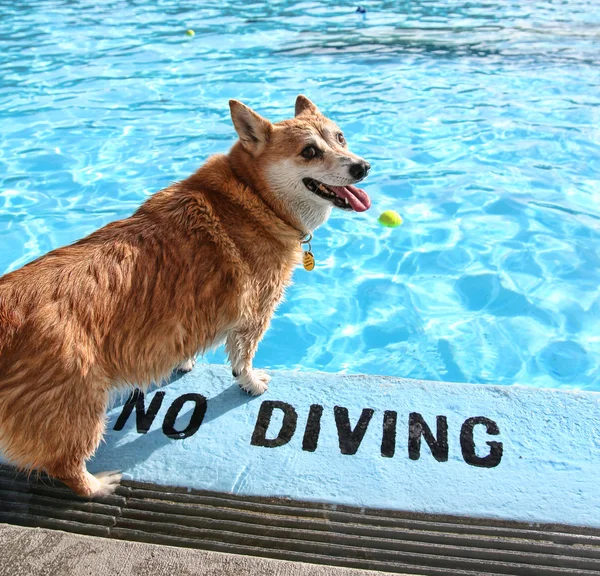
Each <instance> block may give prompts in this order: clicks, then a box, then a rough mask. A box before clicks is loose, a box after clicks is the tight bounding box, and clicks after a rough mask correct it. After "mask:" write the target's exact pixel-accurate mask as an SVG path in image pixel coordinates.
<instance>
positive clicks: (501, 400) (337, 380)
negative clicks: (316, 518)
mask: <svg viewBox="0 0 600 576" xmlns="http://www.w3.org/2000/svg"><path fill="white" fill-rule="evenodd" d="M271 374H272V376H273V379H272V382H271V385H270V388H269V390H268V391H267V393H266V394H265V395H263V396H261V397H258V398H251V397H248V396H247V395H245V394H244V393H243V392H241V391H239V389H238V388H237V386H236V385H235V384H234V383H233V382H232V379H231V374H230V372H229V369H228V368H227V367H225V366H216V365H203V366H198V367H196V368H195V369H194V370H193V371H192V372H191V373H189V374H186V375H183V376H181V377H179V378H178V379H176V380H174V381H172V382H171V383H170V384H169V385H168V386H166V387H163V388H159V389H155V390H152V391H150V392H149V393H148V394H147V395H146V397H145V398H142V397H138V398H137V399H136V398H134V399H131V398H130V399H129V400H128V401H127V402H125V403H124V404H121V405H119V406H115V408H113V409H112V410H111V411H110V413H109V424H108V428H107V436H106V445H104V446H102V447H101V449H100V450H99V452H98V454H97V456H96V457H95V458H94V460H93V461H92V462H91V465H90V468H91V469H92V470H93V471H97V470H102V469H115V468H117V469H122V470H123V471H124V472H125V478H129V479H132V480H135V481H142V482H151V483H156V484H162V485H168V486H183V487H188V488H191V489H201V490H202V489H204V490H215V491H217V492H225V493H231V494H239V495H251V496H274V497H289V498H295V499H300V500H305V501H315V502H327V503H331V504H340V505H354V506H366V507H370V508H382V509H396V510H404V511H413V512H420V513H433V514H450V515H465V516H474V517H483V518H496V519H506V520H517V521H525V522H545V523H559V524H574V525H581V526H591V527H600V490H599V489H598V487H597V486H596V482H595V478H596V475H597V471H598V470H599V469H600V466H599V464H600V440H599V439H600V394H597V393H590V392H579V391H562V390H554V389H535V388H527V387H523V386H511V387H503V386H488V385H472V384H451V383H444V382H424V381H419V380H411V379H402V378H393V377H386V376H367V375H334V374H326V373H316V372H309V373H301V372H291V371H277V372H272V373H271Z"/></svg>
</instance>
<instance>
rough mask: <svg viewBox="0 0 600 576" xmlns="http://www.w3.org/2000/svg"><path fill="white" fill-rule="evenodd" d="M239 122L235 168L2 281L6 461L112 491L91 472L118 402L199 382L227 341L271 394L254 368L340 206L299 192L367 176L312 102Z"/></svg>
mask: <svg viewBox="0 0 600 576" xmlns="http://www.w3.org/2000/svg"><path fill="white" fill-rule="evenodd" d="M230 109H231V116H232V120H233V124H234V126H235V129H236V131H237V133H238V136H239V140H238V141H237V142H236V143H235V145H234V146H233V148H232V149H231V150H230V152H229V154H227V155H216V156H213V157H211V158H209V159H208V161H207V162H206V163H205V164H204V165H203V166H202V167H201V168H200V169H199V170H198V171H197V172H196V173H194V174H193V175H192V176H190V177H189V178H187V179H185V180H183V181H181V182H178V183H176V184H173V185H172V186H169V187H168V188H166V189H164V190H162V191H160V192H158V193H156V194H154V195H153V196H152V197H150V198H149V199H148V200H147V201H146V202H144V204H143V205H142V206H141V207H140V208H139V209H138V210H137V211H136V212H135V213H134V214H133V215H132V216H131V217H129V218H125V219H123V220H120V221H117V222H113V223H111V224H108V225H107V226H105V227H103V228H101V229H100V230H97V231H96V232H94V233H92V234H91V235H89V236H88V237H86V238H84V239H82V240H80V241H78V242H76V243H74V244H72V245H69V246H66V247H63V248H59V249H56V250H53V251H52V252H50V253H48V254H46V255H44V256H42V257H40V258H38V259H37V260H35V261H33V262H31V263H29V264H27V265H25V266H24V267H22V268H20V269H18V270H16V271H14V272H11V273H9V274H6V275H5V276H3V277H1V278H0V452H1V453H2V454H3V455H4V456H5V457H7V458H8V460H9V461H11V462H12V463H14V464H15V465H17V466H18V467H19V468H22V469H28V470H43V471H45V472H46V473H48V474H49V475H51V476H53V477H55V478H58V479H60V480H61V481H62V482H64V483H65V484H66V485H67V486H69V487H70V488H71V489H72V490H73V491H75V492H76V493H77V494H79V495H82V496H86V497H90V496H98V495H104V494H107V493H110V492H111V491H113V490H114V488H115V487H116V485H117V484H118V482H119V479H120V475H119V474H118V473H104V474H97V475H95V476H93V475H91V474H90V473H89V472H88V471H87V469H86V460H87V459H89V458H90V457H91V456H92V455H93V454H94V452H95V450H96V448H97V447H98V444H99V442H100V440H101V439H102V436H103V433H104V427H105V413H106V409H107V404H108V401H109V395H110V394H111V392H113V391H115V390H118V389H120V388H123V387H127V386H133V385H135V386H139V387H142V388H144V387H147V386H148V385H149V384H150V383H152V382H161V381H163V380H164V379H165V378H167V377H168V376H169V375H170V373H171V372H172V371H173V369H174V367H176V366H177V365H180V366H181V367H183V368H185V369H191V367H192V366H193V358H194V356H195V355H196V354H198V353H200V352H202V351H204V350H207V349H209V348H211V347H214V346H216V345H219V344H221V343H225V345H226V351H227V354H228V356H229V359H230V361H231V366H232V371H233V374H234V377H235V379H236V380H237V382H238V383H239V385H240V386H241V387H242V388H243V389H244V390H246V391H247V392H249V393H251V394H262V393H263V392H264V391H265V390H266V389H267V383H268V380H269V378H268V376H267V374H265V373H264V372H262V371H260V370H256V369H254V368H253V366H252V359H253V356H254V354H255V352H256V349H257V347H258V344H259V342H260V340H261V338H262V336H263V334H264V332H265V330H266V329H267V327H268V326H269V322H270V319H271V316H272V314H273V311H274V310H275V307H276V306H277V304H278V303H279V301H280V300H281V298H282V295H283V292H284V289H285V287H286V286H287V285H288V284H289V282H290V277H291V275H292V271H293V268H294V267H295V266H296V265H297V264H298V262H299V260H300V256H301V246H300V240H301V238H302V237H303V235H304V234H305V233H307V232H309V231H312V230H314V229H315V228H317V227H318V226H320V225H321V224H322V223H323V222H325V221H326V220H327V218H328V217H329V214H330V212H331V209H332V207H333V204H332V202H331V201H330V200H328V199H326V198H322V197H320V196H317V195H316V194H313V193H312V192H311V191H310V190H309V189H307V187H306V186H305V185H304V184H303V178H314V179H316V180H318V181H320V182H324V183H326V184H332V185H337V186H345V185H349V184H353V183H355V182H357V181H358V180H360V179H362V177H364V175H366V172H367V171H368V164H367V163H366V162H365V161H364V160H362V159H361V158H359V157H357V156H355V155H354V154H352V153H351V152H349V151H348V149H347V146H346V144H345V141H344V139H343V136H341V131H340V130H339V128H337V126H336V125H335V124H334V123H333V122H332V121H330V120H328V119H327V118H325V117H324V116H323V115H321V113H320V112H319V111H318V109H317V108H316V107H315V105H314V104H313V103H312V102H310V100H308V99H307V98H305V97H304V96H299V97H298V99H297V101H296V115H295V117H294V118H293V119H291V120H286V121H283V122H279V123H277V124H271V122H269V121H268V120H266V119H264V118H262V117H261V116H259V115H258V114H256V113H255V112H254V111H252V110H251V109H250V108H248V107H246V106H245V105H243V104H242V103H240V102H237V101H233V100H232V101H231V102H230ZM310 147H312V148H313V149H314V150H313V151H308V152H307V149H308V148H310ZM313 152H315V154H314V155H313ZM309 156H310V157H309ZM358 165H361V166H362V168H363V172H364V174H358V175H359V176H360V177H358V178H357V172H358V173H360V172H361V171H360V169H358V168H356V167H357V166H358ZM352 167H354V170H353V175H352V174H351V173H350V169H351V168H352Z"/></svg>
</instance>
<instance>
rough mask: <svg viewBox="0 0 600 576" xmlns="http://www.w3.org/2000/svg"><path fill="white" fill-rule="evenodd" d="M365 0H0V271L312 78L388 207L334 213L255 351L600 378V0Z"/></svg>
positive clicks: (473, 372) (195, 156) (589, 381)
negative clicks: (599, 0)
mask: <svg viewBox="0 0 600 576" xmlns="http://www.w3.org/2000/svg"><path fill="white" fill-rule="evenodd" d="M362 4H363V5H364V6H366V8H367V15H366V17H363V16H361V15H360V14H357V13H356V12H355V9H356V4H354V3H350V2H343V3H338V2H334V1H332V0H330V1H327V2H290V1H279V2H268V3H267V2H252V1H251V2H247V1H245V2H241V1H233V2H228V3H227V4H226V5H223V4H222V3H221V2H216V1H205V2H202V3H199V2H191V1H179V0H177V1H176V0H154V1H153V2H149V1H147V0H139V1H121V0H118V1H114V0H113V1H111V0H108V1H106V2H96V1H95V2H91V1H89V0H81V1H78V2H73V1H70V0H63V1H57V0H31V1H28V2H12V1H8V0H0V272H4V271H9V270H14V269H15V268H18V267H19V266H22V265H23V264H25V263H26V262H28V261H30V260H32V259H33V258H35V257H37V256H39V255H41V254H43V253H45V252H47V251H48V250H50V249H52V248H55V247H57V246H61V245H64V244H66V243H69V242H72V241H74V240H76V239H78V238H80V237H82V236H84V235H85V234H87V233H89V232H91V231H93V230H94V229H96V228H98V227H100V226H102V225H103V224H106V223H108V222H110V221H112V220H115V219H118V218H122V217H125V216H128V215H129V214H131V213H132V212H133V211H134V210H135V209H136V207H137V206H138V205H139V204H140V202H142V201H143V200H144V199H145V198H146V197H147V196H148V195H150V194H152V193H153V192H155V191H157V190H159V189H161V188H162V187H164V186H166V185H167V184H169V183H170V182H172V181H174V180H177V179H181V178H183V177H185V176H187V175H188V174H190V173H191V172H193V171H194V170H195V169H196V168H197V167H198V166H199V165H200V164H201V163H202V162H203V161H204V160H205V159H206V157H207V156H208V155H209V154H212V153H215V152H221V151H226V150H227V149H228V147H229V146H230V145H231V144H232V143H233V141H234V131H233V128H232V126H231V122H230V119H229V117H228V106H227V101H228V99H229V98H238V99H241V100H243V101H244V102H246V103H248V104H250V105H252V106H253V107H255V108H256V109H257V110H258V111H259V112H260V113H261V114H263V115H265V116H267V117H269V118H270V119H272V120H274V121H276V120H280V119H283V118H286V117H289V116H290V115H291V114H292V110H293V105H294V99H295V96H296V95H297V94H298V93H300V92H302V93H305V94H307V95H308V96H309V97H310V98H311V99H313V100H314V101H315V102H316V103H317V104H318V105H319V106H320V107H321V109H322V110H323V111H324V112H326V113H327V114H328V115H330V116H331V117H333V118H334V119H335V120H336V121H337V122H338V123H339V124H340V125H341V126H342V127H343V129H344V131H345V134H346V137H347V139H348V141H349V143H350V146H351V149H352V150H353V151H355V152H356V153H357V154H360V155H361V156H364V157H365V158H367V159H368V160H369V161H370V162H371V163H372V165H373V169H372V171H371V176H369V179H368V180H367V182H366V183H365V186H364V187H365V188H366V189H367V191H368V192H369V193H370V195H371V198H372V200H373V208H372V209H371V210H370V211H369V212H367V213H364V214H361V215H356V214H354V215H347V214H345V213H344V214H342V213H337V214H335V213H334V215H333V217H332V218H331V220H330V221H329V223H328V224H327V225H326V226H324V227H323V228H322V229H320V230H318V232H317V233H316V235H315V239H314V242H313V249H314V250H313V251H314V253H315V256H316V258H317V268H316V270H315V271H313V272H311V273H308V272H305V271H304V270H301V269H300V270H298V271H297V272H296V274H295V283H294V285H293V287H292V288H291V289H290V290H289V292H288V296H287V301H286V302H285V303H284V304H282V306H281V307H280V308H279V310H278V312H277V316H276V317H275V319H274V321H273V323H272V327H271V329H270V331H269V332H268V333H267V335H266V337H265V339H264V341H263V343H262V345H261V347H260V349H259V352H258V354H257V358H256V364H257V365H258V366H262V367H269V368H282V367H287V368H301V369H304V370H312V369H318V370H325V371H329V372H350V373H359V372H366V373H372V374H390V375H399V376H411V377H417V378H427V379H433V380H438V379H443V380H452V381H463V382H483V383H486V382H492V383H498V384H513V383H520V384H527V385H532V386H550V387H575V388H584V389H591V390H600V376H599V375H598V374H599V370H598V369H599V364H600V331H599V326H600V298H599V294H600V289H599V287H600V265H599V264H600V204H599V200H600V11H598V10H597V4H596V3H595V2H593V1H564V2H557V1H555V2H551V1H537V2H536V1H528V2H523V1H522V2H499V1H498V2H489V1H488V2H463V1H461V0H454V1H448V0H439V1H427V0H420V1H418V0H413V1H410V2H409V1H398V2H365V1H362ZM188 28H192V29H194V30H195V32H196V35H195V36H194V37H188V36H186V34H185V30H186V29H188ZM385 209H395V210H397V211H398V212H400V214H402V216H403V217H404V220H405V224H404V225H403V226H402V227H400V228H397V229H394V230H389V229H384V228H382V227H380V226H379V225H378V224H377V216H378V214H379V213H380V212H381V211H383V210H385ZM223 359H224V356H223V353H222V352H221V351H217V352H215V353H211V354H209V355H207V360H211V361H223Z"/></svg>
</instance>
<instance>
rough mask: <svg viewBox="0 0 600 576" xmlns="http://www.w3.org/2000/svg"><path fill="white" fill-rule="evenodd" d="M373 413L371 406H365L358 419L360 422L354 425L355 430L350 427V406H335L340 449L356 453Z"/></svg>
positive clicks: (343, 452)
mask: <svg viewBox="0 0 600 576" xmlns="http://www.w3.org/2000/svg"><path fill="white" fill-rule="evenodd" d="M373 413H374V410H371V408H364V409H363V411H362V412H361V415H360V418H359V419H358V423H357V424H356V426H355V427H354V430H352V428H351V427H350V419H349V418H348V408H344V407H343V406H334V408H333V414H334V416H335V424H336V426H337V431H338V438H339V442H340V451H341V453H342V454H348V455H352V454H356V452H357V450H358V448H359V446H360V443H361V442H362V439H363V438H364V436H365V432H366V431H367V427H368V426H369V422H370V421H371V418H372V417H373Z"/></svg>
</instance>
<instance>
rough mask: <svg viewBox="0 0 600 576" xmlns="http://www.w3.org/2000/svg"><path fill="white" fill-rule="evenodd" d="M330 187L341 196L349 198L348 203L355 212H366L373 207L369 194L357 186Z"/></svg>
mask: <svg viewBox="0 0 600 576" xmlns="http://www.w3.org/2000/svg"><path fill="white" fill-rule="evenodd" d="M330 188H331V189H332V190H333V191H334V192H335V193H336V194H337V195H338V196H339V197H340V198H347V199H348V203H349V204H350V206H351V207H352V210H354V211H355V212H364V211H365V210H368V209H369V208H370V207H371V199H370V198H369V195H368V194H367V193H366V192H365V191H364V190H361V189H360V188H357V187H356V186H330Z"/></svg>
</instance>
